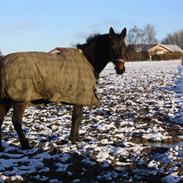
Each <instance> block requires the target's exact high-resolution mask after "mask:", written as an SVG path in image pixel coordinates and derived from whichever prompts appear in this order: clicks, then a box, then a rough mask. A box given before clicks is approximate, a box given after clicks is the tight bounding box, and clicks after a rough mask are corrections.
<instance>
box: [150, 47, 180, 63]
mask: <svg viewBox="0 0 183 183" xmlns="http://www.w3.org/2000/svg"><path fill="white" fill-rule="evenodd" d="M148 52H149V55H150V60H151V58H152V57H153V56H155V55H156V56H157V57H159V58H160V57H163V56H164V55H169V56H173V55H174V56H175V55H176V56H179V57H180V56H181V55H182V54H183V50H182V49H181V48H180V47H178V46H177V45H175V44H157V45H156V46H153V47H151V48H150V49H149V50H148Z"/></svg>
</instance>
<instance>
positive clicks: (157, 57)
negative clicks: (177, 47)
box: [152, 53, 183, 60]
mask: <svg viewBox="0 0 183 183" xmlns="http://www.w3.org/2000/svg"><path fill="white" fill-rule="evenodd" d="M182 56H183V55H182V54H181V53H166V54H162V55H152V60H176V59H180V58H181V57H182Z"/></svg>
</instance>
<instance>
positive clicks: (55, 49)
mask: <svg viewBox="0 0 183 183" xmlns="http://www.w3.org/2000/svg"><path fill="white" fill-rule="evenodd" d="M64 49H65V48H61V47H56V48H54V49H53V50H51V51H49V52H48V53H51V54H56V53H59V52H62V51H63V50H64Z"/></svg>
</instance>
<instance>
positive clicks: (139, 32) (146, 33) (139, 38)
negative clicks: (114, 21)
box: [126, 24, 157, 45]
mask: <svg viewBox="0 0 183 183" xmlns="http://www.w3.org/2000/svg"><path fill="white" fill-rule="evenodd" d="M126 41H127V43H128V44H135V45H137V44H146V45H151V44H154V43H157V39H156V31H155V28H154V26H153V25H151V24H147V25H146V26H145V27H144V28H143V29H142V28H138V27H137V26H134V27H133V28H131V29H130V30H129V31H128V34H127V38H126Z"/></svg>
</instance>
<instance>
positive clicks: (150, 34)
mask: <svg viewBox="0 0 183 183" xmlns="http://www.w3.org/2000/svg"><path fill="white" fill-rule="evenodd" d="M156 34H157V32H156V30H155V27H154V26H153V25H151V24H147V25H145V26H144V27H143V28H140V27H138V26H136V25H135V26H134V27H132V28H131V29H129V30H128V34H127V37H126V42H127V44H136V45H138V44H147V45H151V44H156V43H158V42H159V43H162V44H176V45H178V46H179V47H180V48H182V49H183V30H180V31H178V32H174V33H171V34H168V35H166V36H165V38H163V39H162V40H159V41H158V39H157V38H156Z"/></svg>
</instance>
